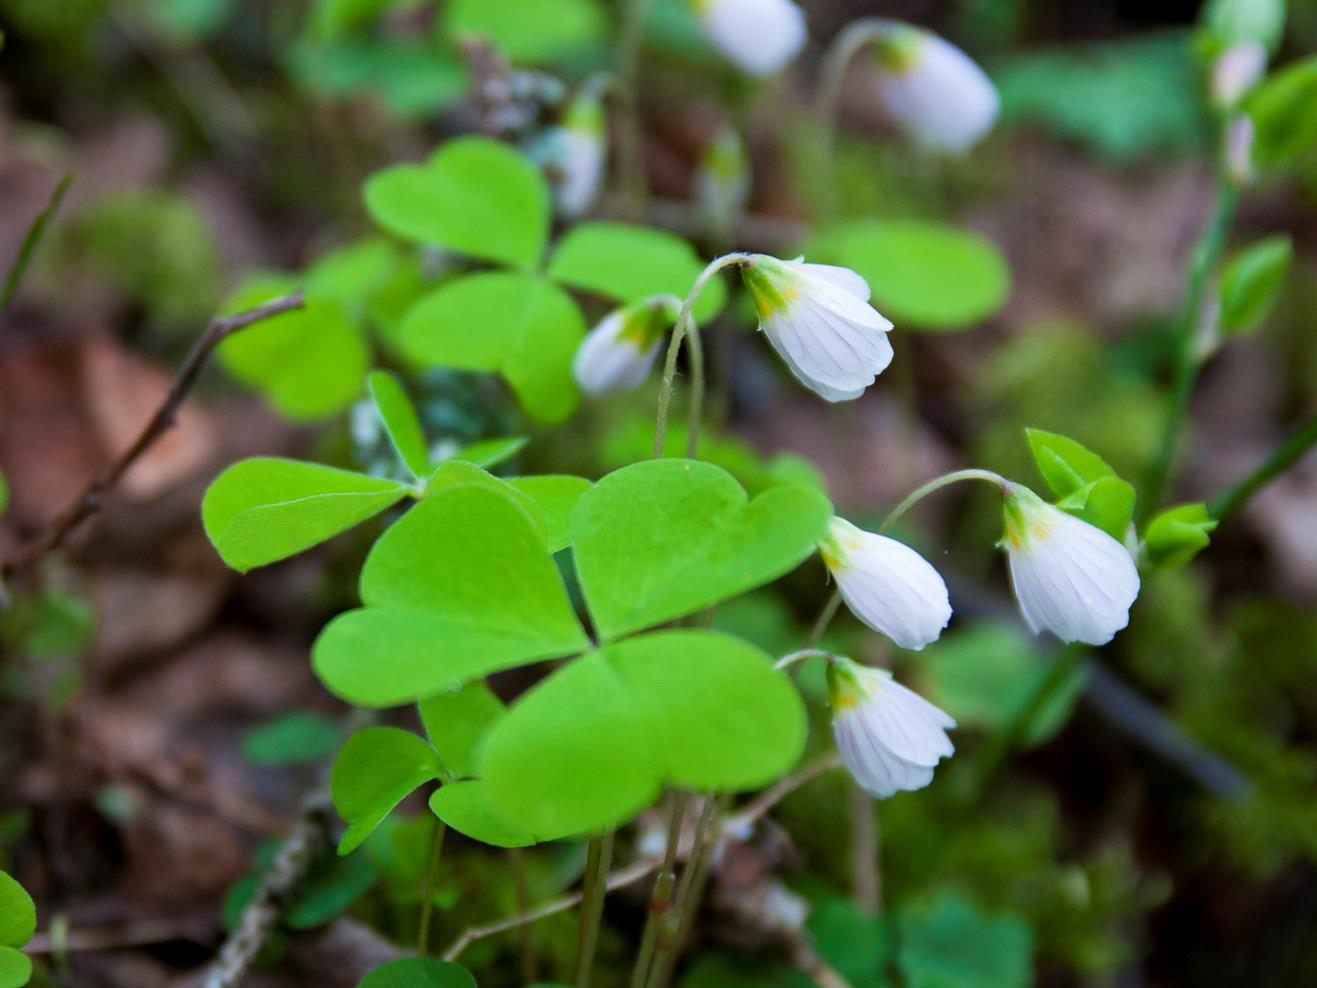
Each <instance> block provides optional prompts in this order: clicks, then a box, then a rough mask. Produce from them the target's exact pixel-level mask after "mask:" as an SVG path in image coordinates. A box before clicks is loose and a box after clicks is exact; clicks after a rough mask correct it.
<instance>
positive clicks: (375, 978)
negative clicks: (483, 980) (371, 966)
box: [357, 957, 476, 988]
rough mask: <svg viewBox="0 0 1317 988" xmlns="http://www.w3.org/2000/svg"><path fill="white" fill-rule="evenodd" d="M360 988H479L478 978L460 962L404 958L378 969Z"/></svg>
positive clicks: (363, 979)
mask: <svg viewBox="0 0 1317 988" xmlns="http://www.w3.org/2000/svg"><path fill="white" fill-rule="evenodd" d="M357 988H476V979H475V978H473V977H471V974H470V972H468V971H467V969H466V968H464V967H462V966H461V965H460V964H452V963H449V962H448V961H437V960H434V959H433V958H430V957H404V958H402V959H401V960H396V961H390V962H389V963H387V964H382V965H380V966H379V967H377V968H375V970H373V971H371V972H370V973H369V974H367V975H366V976H365V977H364V978H362V979H361V981H360V982H359V983H358V984H357Z"/></svg>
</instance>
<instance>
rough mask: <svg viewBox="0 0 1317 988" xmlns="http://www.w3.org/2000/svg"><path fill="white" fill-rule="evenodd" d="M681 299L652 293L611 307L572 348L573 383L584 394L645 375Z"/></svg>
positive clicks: (631, 384)
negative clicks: (574, 356)
mask: <svg viewBox="0 0 1317 988" xmlns="http://www.w3.org/2000/svg"><path fill="white" fill-rule="evenodd" d="M680 308H681V302H680V300H678V299H677V298H675V297H673V296H671V295H654V296H652V297H650V298H646V299H641V300H640V301H639V302H633V303H632V304H630V305H624V306H622V308H620V309H614V310H613V311H612V312H610V313H609V314H608V315H606V316H605V317H604V318H603V319H601V320H600V321H599V325H597V326H595V328H594V329H592V330H590V332H589V333H587V334H586V337H585V339H584V340H582V341H581V347H580V349H579V350H577V351H576V360H575V362H574V363H573V370H574V372H575V374H576V383H577V384H579V385H580V386H581V390H582V391H584V392H585V393H586V394H592V395H599V394H606V393H608V392H610V391H627V390H629V389H631V388H635V387H639V386H640V384H641V382H643V381H644V380H645V378H646V377H647V376H648V375H649V371H650V368H652V367H653V366H654V360H655V358H657V357H658V352H659V349H660V348H661V347H662V346H663V337H664V334H665V333H666V332H667V330H668V329H669V328H670V327H671V326H672V324H673V321H674V320H675V319H676V317H677V311H678V309H680Z"/></svg>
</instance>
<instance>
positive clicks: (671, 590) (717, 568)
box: [572, 459, 832, 639]
mask: <svg viewBox="0 0 1317 988" xmlns="http://www.w3.org/2000/svg"><path fill="white" fill-rule="evenodd" d="M831 515H832V508H831V505H829V503H828V499H827V498H826V497H824V496H823V495H822V494H821V493H819V492H818V491H816V490H812V489H809V488H804V487H775V488H772V489H770V490H768V491H765V492H764V493H763V494H760V495H759V496H758V497H756V498H755V499H754V500H753V501H748V499H747V497H746V493H745V490H744V489H743V488H742V487H741V485H740V484H738V483H737V482H736V480H735V479H734V478H733V477H732V476H731V474H729V473H727V472H726V471H725V470H722V469H720V468H719V467H715V466H712V465H710V464H708V463H701V462H698V461H695V460H675V459H674V460H650V461H647V462H643V463H636V464H633V465H632V466H629V467H623V468H622V469H621V470H617V471H614V472H613V473H610V474H609V475H608V476H606V477H604V478H603V480H601V481H599V483H598V484H596V485H595V486H594V487H593V488H592V489H591V490H589V491H587V492H586V493H585V494H584V495H582V497H581V499H580V501H578V502H577V505H576V510H575V511H574V512H573V513H572V535H573V544H574V545H575V547H576V550H575V552H576V567H577V573H578V575H579V577H580V581H581V588H582V589H583V590H584V592H585V597H586V600H587V601H588V602H589V604H590V613H591V615H592V616H593V618H594V621H595V626H596V628H597V629H598V631H599V634H600V635H601V636H602V637H603V638H604V639H610V638H616V637H618V636H619V635H623V634H626V633H628V632H631V631H638V630H640V629H641V628H646V627H650V626H652V625H655V624H660V623H662V622H663V621H669V620H671V619H673V618H677V617H681V616H682V615H683V614H689V613H691V612H692V611H697V610H699V609H700V608H703V607H708V606H709V605H711V604H716V603H717V602H718V601H720V600H724V599H726V598H728V597H734V596H736V595H737V594H740V593H744V592H745V591H747V590H752V589H754V588H755V587H757V586H759V585H761V584H764V583H768V582H769V581H770V580H774V579H776V578H777V577H779V576H782V575H783V574H784V573H786V572H788V571H790V570H792V569H794V568H795V567H796V566H797V565H799V564H800V563H801V562H802V561H803V560H804V559H805V558H806V557H808V556H809V555H810V554H811V553H812V552H813V551H814V549H815V545H816V543H817V541H818V540H819V538H821V537H822V535H823V533H824V530H825V529H826V527H827V524H828V520H829V518H830V517H831Z"/></svg>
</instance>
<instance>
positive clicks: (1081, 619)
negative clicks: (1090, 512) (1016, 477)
mask: <svg viewBox="0 0 1317 988" xmlns="http://www.w3.org/2000/svg"><path fill="white" fill-rule="evenodd" d="M1005 523H1006V524H1005V528H1006V534H1005V538H1004V540H1003V541H1004V545H1005V548H1006V552H1007V556H1008V560H1009V566H1010V573H1011V585H1012V587H1013V588H1014V590H1015V597H1016V600H1017V601H1018V602H1019V605H1020V613H1021V614H1022V615H1023V616H1024V620H1025V623H1026V624H1028V626H1029V628H1030V630H1031V631H1033V633H1034V634H1039V633H1040V632H1043V631H1050V632H1051V633H1052V634H1054V635H1056V637H1057V638H1059V639H1061V640H1062V641H1064V642H1083V643H1084V644H1086V645H1105V644H1106V643H1107V642H1109V641H1111V639H1112V638H1113V637H1115V635H1116V632H1118V631H1120V630H1121V629H1122V628H1124V627H1125V626H1126V625H1127V624H1128V623H1129V611H1130V607H1131V606H1132V605H1133V603H1134V600H1135V598H1136V597H1138V595H1139V571H1138V569H1137V567H1136V566H1135V564H1134V559H1133V558H1132V557H1131V555H1130V553H1129V550H1127V549H1126V548H1125V547H1124V546H1123V545H1121V544H1120V543H1119V542H1117V541H1116V540H1115V539H1113V538H1112V537H1111V536H1110V535H1108V534H1107V533H1106V532H1104V531H1102V530H1101V529H1100V528H1097V527H1095V526H1093V525H1090V524H1089V523H1088V522H1086V521H1084V520H1082V519H1080V518H1076V517H1075V516H1074V515H1070V514H1067V513H1066V512H1064V511H1062V510H1061V509H1060V508H1058V507H1056V506H1054V505H1051V504H1048V503H1047V502H1046V501H1044V500H1043V499H1042V498H1040V497H1039V496H1038V495H1037V494H1035V493H1034V492H1033V491H1031V490H1029V488H1027V487H1024V486H1022V485H1019V484H1010V485H1008V486H1007V488H1006V491H1005Z"/></svg>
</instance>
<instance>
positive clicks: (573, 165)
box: [530, 92, 608, 219]
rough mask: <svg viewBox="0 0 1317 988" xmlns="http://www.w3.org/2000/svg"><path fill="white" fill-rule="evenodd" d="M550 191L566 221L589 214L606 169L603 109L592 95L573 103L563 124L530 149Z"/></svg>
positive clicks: (541, 137)
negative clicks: (551, 190)
mask: <svg viewBox="0 0 1317 988" xmlns="http://www.w3.org/2000/svg"><path fill="white" fill-rule="evenodd" d="M530 153H531V156H532V157H533V158H534V159H535V160H536V161H538V162H539V163H540V166H541V167H542V168H543V169H544V170H545V172H546V173H547V175H548V177H549V181H550V184H551V185H552V187H553V196H554V203H555V204H556V205H557V207H558V212H559V214H561V215H562V216H564V217H567V218H568V219H573V218H575V217H577V216H580V215H582V214H583V213H585V212H586V210H588V209H589V208H590V207H591V206H592V205H593V204H594V201H595V197H596V196H598V194H599V189H600V187H601V186H602V185H603V181H604V171H605V169H606V168H607V165H608V141H607V127H606V124H605V119H604V108H603V105H602V104H601V103H600V101H599V98H598V96H597V95H595V94H594V93H593V92H590V93H583V94H582V95H580V96H578V97H576V99H575V100H573V101H572V103H571V105H570V106H569V107H568V108H567V112H566V114H565V115H564V116H563V119H562V122H561V123H560V124H558V125H557V126H555V127H550V128H549V129H548V130H546V131H545V132H544V133H543V134H541V135H540V136H539V138H538V140H537V141H536V143H535V144H534V146H533V147H532V148H531V149H530Z"/></svg>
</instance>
